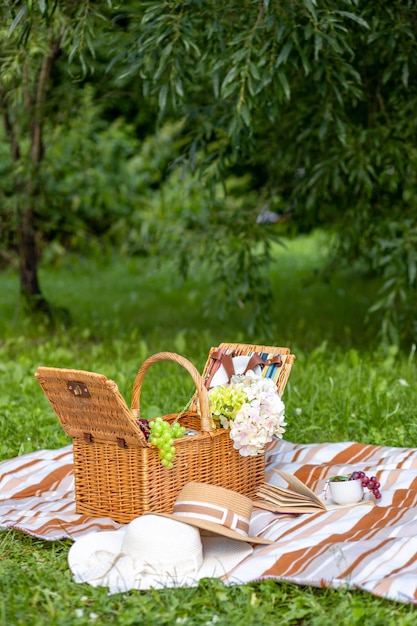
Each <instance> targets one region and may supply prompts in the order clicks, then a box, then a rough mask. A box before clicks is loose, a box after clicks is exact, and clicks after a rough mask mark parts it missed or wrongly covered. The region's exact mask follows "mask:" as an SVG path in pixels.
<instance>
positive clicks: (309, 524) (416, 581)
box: [0, 441, 417, 604]
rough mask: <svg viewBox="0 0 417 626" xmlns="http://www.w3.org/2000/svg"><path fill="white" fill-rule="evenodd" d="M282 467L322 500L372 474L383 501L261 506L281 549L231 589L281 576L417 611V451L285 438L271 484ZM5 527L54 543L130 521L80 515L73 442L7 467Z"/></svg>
mask: <svg viewBox="0 0 417 626" xmlns="http://www.w3.org/2000/svg"><path fill="white" fill-rule="evenodd" d="M274 468H277V469H281V470H284V471H285V472H288V473H293V474H294V475H296V476H297V477H298V478H299V479H300V480H302V481H303V482H304V483H305V484H307V485H308V486H309V487H310V488H311V489H313V491H315V492H316V493H317V494H320V493H321V492H322V491H323V488H324V485H325V481H326V478H328V477H329V476H331V475H334V474H349V473H351V472H352V471H353V470H355V469H356V470H363V471H365V472H366V474H367V475H369V476H370V475H375V476H377V478H378V480H379V482H380V483H381V490H382V499H381V500H380V501H378V502H376V503H375V505H374V506H352V507H345V508H337V509H333V510H330V511H323V512H317V513H313V514H302V515H277V514H272V513H270V512H268V511H264V510H260V509H256V510H255V512H254V514H253V517H252V522H251V529H250V534H252V535H254V534H255V535H262V536H264V537H267V538H268V539H272V540H273V541H274V543H273V544H271V545H264V546H257V547H256V548H255V549H254V551H253V553H252V554H251V555H250V556H249V557H247V558H246V559H245V560H244V561H242V562H241V563H240V564H239V565H238V566H237V567H235V568H234V570H233V571H231V572H229V573H228V574H227V575H226V576H224V577H223V581H224V582H225V584H230V585H231V584H238V583H239V584H240V583H247V582H250V581H254V580H264V579H276V580H285V581H289V582H292V583H296V584H300V585H311V586H316V587H333V588H336V587H348V588H351V589H361V590H364V591H367V592H369V593H372V594H374V595H376V596H380V597H384V598H387V599H390V600H396V601H400V602H404V603H410V604H417V449H414V448H395V447H388V446H372V445H366V444H361V443H356V442H339V443H319V444H297V443H291V442H287V441H278V442H276V443H275V444H273V445H271V446H269V448H268V451H267V455H266V480H267V481H273V476H274V474H275V473H274V472H273V470H274ZM0 526H1V527H2V528H13V529H17V530H19V531H22V532H24V533H29V534H31V535H33V536H35V537H39V538H43V539H45V540H52V541H53V540H60V539H71V540H75V539H77V538H78V537H80V536H81V535H83V534H85V533H87V532H90V531H91V530H111V529H116V528H119V527H120V526H121V524H118V523H116V522H114V521H112V520H111V519H109V518H100V519H98V518H92V517H88V516H86V515H77V514H76V512H75V495H74V480H73V462H72V446H71V445H69V446H66V447H64V448H61V449H59V450H40V451H36V452H33V453H30V454H25V455H22V456H20V457H16V458H13V459H9V460H6V461H3V462H1V463H0Z"/></svg>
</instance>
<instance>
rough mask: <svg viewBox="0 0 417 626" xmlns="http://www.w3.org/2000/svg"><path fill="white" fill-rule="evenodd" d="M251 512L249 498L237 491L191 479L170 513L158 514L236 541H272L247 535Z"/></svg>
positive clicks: (251, 505) (251, 507) (266, 542)
mask: <svg viewBox="0 0 417 626" xmlns="http://www.w3.org/2000/svg"><path fill="white" fill-rule="evenodd" d="M252 511H253V503H252V500H250V499H249V498H247V497H246V496H243V495H242V494H240V493H237V492H236V491H232V490H230V489H225V488H224V487H217V486H216V485H210V484H207V483H197V482H191V483H188V484H186V485H185V486H184V487H183V488H182V489H181V491H180V493H179V494H178V496H177V499H176V501H175V504H174V509H173V512H172V513H159V515H163V516H164V517H169V518H171V519H176V520H178V521H180V522H186V523H187V524H190V525H191V526H196V527H197V528H200V529H202V530H206V531H210V532H212V533H215V534H218V535H223V536H224V537H229V538H230V539H237V540H238V541H247V542H248V543H255V544H258V543H259V544H270V543H273V542H272V541H270V540H269V539H264V538H263V537H251V536H250V535H249V526H250V520H251V516H252Z"/></svg>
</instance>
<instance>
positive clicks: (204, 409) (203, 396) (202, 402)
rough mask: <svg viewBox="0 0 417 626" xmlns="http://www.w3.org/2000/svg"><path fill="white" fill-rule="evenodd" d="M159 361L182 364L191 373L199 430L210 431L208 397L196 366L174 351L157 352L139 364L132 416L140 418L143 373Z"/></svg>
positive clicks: (134, 388) (133, 393) (210, 420)
mask: <svg viewBox="0 0 417 626" xmlns="http://www.w3.org/2000/svg"><path fill="white" fill-rule="evenodd" d="M159 361H174V362H175V363H178V364H179V365H182V367H184V368H185V369H186V370H187V372H188V373H189V374H191V377H192V379H193V381H194V384H195V387H196V390H197V396H198V401H199V409H200V420H201V431H202V432H211V431H212V430H213V428H212V419H211V413H210V408H209V399H208V394H207V389H206V388H205V386H204V382H203V379H202V377H201V376H200V374H199V372H198V370H197V368H196V367H195V366H194V365H193V364H192V363H191V362H190V361H189V360H188V359H186V358H185V357H183V356H181V355H180V354H176V353H175V352H158V353H156V354H153V355H152V356H150V357H148V358H147V359H146V360H145V361H144V362H143V363H142V365H141V366H140V368H139V370H138V373H137V374H136V378H135V382H134V384H133V391H132V404H131V408H132V414H133V417H135V418H140V393H141V388H142V383H143V379H144V377H145V374H146V372H147V371H148V369H149V368H150V367H151V366H152V365H153V364H154V363H157V362H159Z"/></svg>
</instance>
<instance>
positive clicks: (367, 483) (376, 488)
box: [349, 471, 382, 500]
mask: <svg viewBox="0 0 417 626" xmlns="http://www.w3.org/2000/svg"><path fill="white" fill-rule="evenodd" d="M358 478H360V479H361V480H362V487H368V489H369V491H372V493H373V494H374V498H375V500H380V499H381V497H382V496H381V492H380V487H381V484H380V483H379V481H378V480H377V478H376V476H371V477H370V478H369V477H368V476H367V475H366V474H365V472H356V471H355V472H353V473H352V474H351V476H350V478H349V480H357V479H358Z"/></svg>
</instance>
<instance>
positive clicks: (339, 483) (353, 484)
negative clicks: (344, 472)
mask: <svg viewBox="0 0 417 626" xmlns="http://www.w3.org/2000/svg"><path fill="white" fill-rule="evenodd" d="M337 478H339V477H338V476H332V478H329V481H328V483H327V484H328V489H329V491H330V496H331V498H332V500H333V502H335V503H336V504H355V503H356V502H360V501H361V500H362V498H363V487H362V480H361V479H360V478H357V479H356V480H348V479H347V477H343V478H345V480H337Z"/></svg>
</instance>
